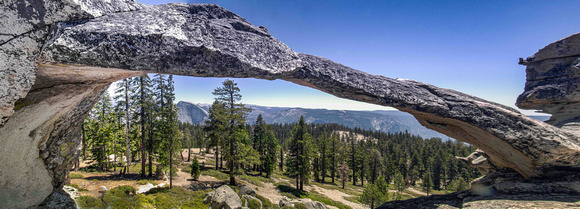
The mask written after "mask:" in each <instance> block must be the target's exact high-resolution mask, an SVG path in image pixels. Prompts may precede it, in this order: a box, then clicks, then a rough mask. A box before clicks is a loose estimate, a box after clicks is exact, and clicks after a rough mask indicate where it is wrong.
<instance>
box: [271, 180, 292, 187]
mask: <svg viewBox="0 0 580 209" xmlns="http://www.w3.org/2000/svg"><path fill="white" fill-rule="evenodd" d="M280 185H284V186H288V187H291V186H292V185H290V183H288V182H285V181H280V182H276V183H274V187H278V186H280Z"/></svg>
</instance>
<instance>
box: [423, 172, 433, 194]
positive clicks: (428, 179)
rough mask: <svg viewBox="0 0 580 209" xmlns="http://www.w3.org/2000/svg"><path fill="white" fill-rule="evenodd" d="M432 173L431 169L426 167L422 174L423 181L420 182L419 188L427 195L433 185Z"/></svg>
mask: <svg viewBox="0 0 580 209" xmlns="http://www.w3.org/2000/svg"><path fill="white" fill-rule="evenodd" d="M432 175H433V172H431V169H428V170H427V172H426V173H425V175H424V176H423V183H422V184H421V188H422V189H423V191H424V192H425V193H427V195H429V193H431V189H432V187H433V180H432V178H433V177H432Z"/></svg>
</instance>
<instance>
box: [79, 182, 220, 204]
mask: <svg viewBox="0 0 580 209" xmlns="http://www.w3.org/2000/svg"><path fill="white" fill-rule="evenodd" d="M208 192H210V190H206V191H190V190H187V189H185V188H183V187H174V188H173V189H169V187H161V188H159V187H158V188H153V189H151V190H149V192H147V193H146V194H137V195H135V188H133V187H131V186H119V187H115V188H113V189H111V190H109V191H107V192H106V193H105V195H104V196H103V200H104V201H101V200H100V199H97V198H93V197H90V196H81V197H79V198H77V199H76V200H75V201H76V202H77V205H78V206H79V208H158V209H163V208H168V209H169V208H188V209H207V207H208V206H209V205H206V204H203V198H204V196H205V195H206V194H207V193H208Z"/></svg>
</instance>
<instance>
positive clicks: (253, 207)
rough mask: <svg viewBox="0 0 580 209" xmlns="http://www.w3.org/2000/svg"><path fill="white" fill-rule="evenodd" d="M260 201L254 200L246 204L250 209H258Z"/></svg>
mask: <svg viewBox="0 0 580 209" xmlns="http://www.w3.org/2000/svg"><path fill="white" fill-rule="evenodd" d="M260 205H261V204H260V201H258V200H256V199H250V201H249V202H248V208H250V209H260Z"/></svg>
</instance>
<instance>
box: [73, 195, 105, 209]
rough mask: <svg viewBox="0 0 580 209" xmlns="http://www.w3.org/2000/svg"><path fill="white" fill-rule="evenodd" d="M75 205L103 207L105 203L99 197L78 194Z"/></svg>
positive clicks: (97, 208) (82, 207) (96, 208)
mask: <svg viewBox="0 0 580 209" xmlns="http://www.w3.org/2000/svg"><path fill="white" fill-rule="evenodd" d="M76 203H77V206H78V207H79V208H81V209H85V208H95V209H100V208H105V203H103V201H101V200H100V199H97V198H94V197H91V196H80V197H78V198H77V199H76Z"/></svg>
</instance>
